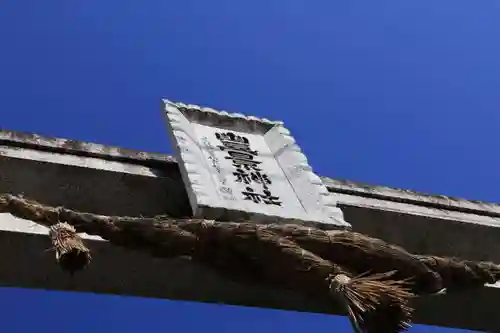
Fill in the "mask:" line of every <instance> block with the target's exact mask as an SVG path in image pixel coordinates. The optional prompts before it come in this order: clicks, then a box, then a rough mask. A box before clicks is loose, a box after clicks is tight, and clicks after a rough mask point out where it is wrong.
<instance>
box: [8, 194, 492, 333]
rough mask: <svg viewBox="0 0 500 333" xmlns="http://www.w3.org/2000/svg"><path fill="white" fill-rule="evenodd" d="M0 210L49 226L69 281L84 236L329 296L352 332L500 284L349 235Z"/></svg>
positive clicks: (470, 265)
mask: <svg viewBox="0 0 500 333" xmlns="http://www.w3.org/2000/svg"><path fill="white" fill-rule="evenodd" d="M0 213H10V214H12V215H14V216H16V217H19V218H22V219H25V220H31V221H33V222H35V223H38V224H40V225H44V226H46V227H48V228H49V230H50V232H49V236H50V238H51V241H52V245H53V249H54V250H55V253H56V260H57V262H58V263H59V265H60V266H61V267H62V268H63V269H64V270H66V271H69V272H70V273H71V274H73V273H74V272H76V271H78V270H81V269H83V268H85V267H87V266H88V265H89V264H90V262H91V255H90V251H89V249H88V248H87V247H86V246H85V245H84V243H83V240H82V239H81V237H80V236H79V235H78V233H83V232H85V233H87V234H89V235H98V236H101V237H102V238H103V239H105V240H107V241H109V242H110V243H112V244H114V245H117V246H121V247H126V248H128V249H133V250H138V251H144V252H147V253H149V254H150V255H152V256H155V257H160V258H174V257H183V258H188V259H190V260H192V261H196V262H198V263H200V264H203V265H205V266H206V267H208V268H210V269H212V270H215V271H217V272H218V273H220V274H221V275H224V276H226V277H227V278H230V279H233V280H235V281H238V282H240V283H245V284H260V285H268V286H272V287H274V288H285V289H292V290H295V291H298V292H302V293H307V294H310V295H312V296H314V297H318V298H325V297H328V298H329V299H330V300H331V301H332V302H337V303H340V304H342V305H343V306H344V308H345V311H346V313H347V315H348V317H349V319H350V321H351V324H352V326H353V328H354V329H355V330H356V331H357V332H358V333H397V332H402V331H405V330H407V329H408V328H409V327H410V324H411V316H412V313H413V308H412V307H411V305H410V302H411V300H412V299H413V298H415V297H418V296H420V295H427V294H437V293H440V292H442V290H443V289H446V292H453V291H458V290H463V289H466V288H477V287H480V286H483V285H484V284H486V283H495V282H497V281H498V280H500V266H499V265H496V264H493V263H489V262H473V261H467V260H459V259H456V258H443V257H436V256H425V255H414V254H411V253H408V252H407V251H405V250H404V249H402V248H400V247H398V246H394V245H391V244H388V243H386V242H384V241H382V240H380V239H375V238H371V237H368V236H365V235H362V234H359V233H355V232H350V231H324V230H319V229H315V228H311V227H304V226H298V225H279V224H270V225H261V224H253V223H235V222H218V221H209V220H204V219H175V218H169V217H166V216H158V217H153V218H137V217H118V216H103V215H97V214H91V213H81V212H77V211H73V210H70V209H66V208H64V207H51V206H46V205H43V204H40V203H38V202H35V201H31V200H28V199H25V198H23V197H21V196H15V195H11V194H3V195H0ZM60 221H65V222H60ZM277 263H279V264H277ZM366 272H369V273H366Z"/></svg>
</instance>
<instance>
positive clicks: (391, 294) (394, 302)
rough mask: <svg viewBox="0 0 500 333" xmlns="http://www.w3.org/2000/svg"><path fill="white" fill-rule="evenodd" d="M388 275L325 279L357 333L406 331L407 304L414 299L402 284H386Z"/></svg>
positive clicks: (408, 311)
mask: <svg viewBox="0 0 500 333" xmlns="http://www.w3.org/2000/svg"><path fill="white" fill-rule="evenodd" d="M391 273H392V272H391ZM391 273H388V274H378V275H372V276H366V277H357V278H350V277H349V276H347V275H345V274H337V275H334V276H331V277H330V278H329V281H330V292H331V293H332V294H333V296H334V297H335V298H337V299H340V301H341V302H342V303H343V304H344V306H345V307H346V309H347V312H348V317H349V320H350V321H351V324H352V326H353V328H354V329H355V330H356V332H357V333H368V332H369V333H396V332H402V331H405V330H407V329H408V328H409V327H410V325H411V317H412V312H413V309H412V308H411V307H410V306H409V305H408V302H409V299H410V298H412V297H414V295H413V294H412V293H411V292H409V291H408V289H407V288H406V287H405V285H404V284H403V283H404V282H402V281H394V280H388V277H389V276H390V275H391Z"/></svg>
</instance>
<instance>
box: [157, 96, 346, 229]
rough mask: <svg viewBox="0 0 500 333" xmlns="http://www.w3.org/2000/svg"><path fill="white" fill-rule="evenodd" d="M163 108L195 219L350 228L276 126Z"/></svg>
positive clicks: (207, 110) (230, 115)
mask: <svg viewBox="0 0 500 333" xmlns="http://www.w3.org/2000/svg"><path fill="white" fill-rule="evenodd" d="M163 106H164V110H165V115H166V118H167V124H168V128H169V133H170V137H171V140H172V144H173V146H174V150H175V151H176V153H177V156H178V157H179V161H178V162H179V168H180V171H181V174H182V178H183V181H184V183H185V185H186V189H187V193H188V196H189V200H190V203H191V207H192V209H193V215H194V216H195V217H200V218H207V219H219V220H233V221H241V220H249V221H253V222H259V223H272V222H275V223H276V222H277V223H300V224H306V225H314V226H317V227H321V228H325V229H338V228H350V225H349V224H348V223H347V222H345V221H344V218H343V214H342V211H341V210H340V208H339V207H337V205H336V201H335V199H334V197H333V196H332V195H330V194H329V192H328V190H327V188H326V186H325V185H324V184H323V182H322V181H321V179H320V178H319V177H318V176H317V175H316V174H315V173H314V172H313V171H312V169H311V167H310V166H309V164H308V162H307V158H306V157H305V156H304V154H303V153H302V151H301V149H300V148H299V147H298V145H297V143H296V142H295V140H294V139H293V138H292V137H291V136H290V132H289V131H288V130H287V129H286V128H285V127H283V123H282V122H273V121H269V120H267V119H259V118H256V117H247V116H244V115H242V114H236V113H227V112H219V111H215V110H213V109H210V108H201V107H199V106H195V105H186V104H183V103H173V102H171V101H168V100H163Z"/></svg>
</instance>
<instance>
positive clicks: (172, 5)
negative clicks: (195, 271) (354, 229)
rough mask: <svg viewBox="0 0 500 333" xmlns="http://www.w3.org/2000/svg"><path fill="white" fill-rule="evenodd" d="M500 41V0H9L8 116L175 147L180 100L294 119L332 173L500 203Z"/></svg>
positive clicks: (215, 326)
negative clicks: (168, 119)
mask: <svg viewBox="0 0 500 333" xmlns="http://www.w3.org/2000/svg"><path fill="white" fill-rule="evenodd" d="M498 41H500V1H498V0H483V1H477V0H468V1H465V0H405V1H401V0H344V1H339V0H315V1H306V0H301V1H299V0H253V1H235V0H210V1H207V0H183V1H167V0H144V1H137V0H119V1H102V0H71V1H67V0H46V1H41V0H4V1H1V5H0V110H1V113H0V114H1V115H2V118H1V122H0V126H1V127H2V128H5V129H11V130H20V131H28V132H36V133H39V134H46V135H54V136H59V137H66V138H74V139H79V140H87V141H94V142H100V143H104V144H112V145H119V146H124V147H128V148H136V149H141V150H147V151H159V152H167V153H168V152H170V146H169V142H168V139H167V133H166V129H165V125H164V122H163V118H162V115H161V113H160V108H159V107H160V98H162V97H166V98H169V99H172V100H176V101H183V102H186V103H193V104H201V105H206V106H212V107H214V108H218V109H226V110H229V111H234V112H243V113H247V114H253V115H257V116H263V117H267V118H270V119H280V120H283V121H285V123H286V125H287V126H288V127H289V128H290V129H291V130H292V133H293V135H294V136H295V137H296V138H297V140H298V141H299V143H300V145H301V146H302V148H303V149H304V151H305V152H306V154H307V155H308V156H309V158H310V163H311V164H312V165H313V167H314V168H315V170H316V171H317V172H318V173H320V174H321V175H327V176H331V177H335V178H347V179H352V180H358V181H364V182H369V183H376V184H382V185H388V186H397V187H404V188H411V189H416V190H419V191H424V192H434V193H441V194H450V195H456V196H460V197H466V198H472V199H478V200H488V201H497V202H498V201H500V195H499V194H498V190H497V186H496V185H497V184H498V183H499V181H500V173H499V172H498V170H499V169H500V155H499V154H498V153H497V151H498V142H499V140H500V131H498V126H499V125H498V124H499V121H500V112H499V106H500V94H499V93H498V87H499V85H500V43H499V42H498ZM0 297H1V299H2V302H1V304H2V307H3V308H2V325H3V331H5V332H23V333H24V332H29V331H33V330H37V331H44V330H47V331H48V330H49V329H51V328H52V327H53V325H56V324H57V326H58V329H57V330H58V332H61V333H66V332H68V333H69V332H75V333H78V332H82V333H83V332H85V333H87V332H96V333H99V332H110V331H120V332H123V333H126V332H141V333H142V332H151V331H158V330H168V331H178V330H182V332H198V331H200V330H203V331H217V332H221V333H223V332H234V331H235V330H237V331H238V332H240V333H247V332H248V333H250V332H257V331H259V332H263V333H271V332H273V333H274V332H287V333H293V332H301V333H302V332H310V331H314V332H322V331H329V332H350V329H349V328H348V325H347V320H346V319H345V318H339V317H334V316H321V315H310V314H296V313H289V312H281V311H270V310H257V309H244V308H234V307H223V306H214V305H200V304H191V303H181V302H170V301H163V300H161V301H160V300H142V299H134V298H119V297H110V296H96V295H87V294H65V293H55V292H43V291H24V290H15V289H4V290H0ZM28 318H29V320H27V319H28ZM411 332H413V333H418V332H441V333H445V332H452V330H446V329H436V328H430V327H423V326H415V328H413V329H412V330H411Z"/></svg>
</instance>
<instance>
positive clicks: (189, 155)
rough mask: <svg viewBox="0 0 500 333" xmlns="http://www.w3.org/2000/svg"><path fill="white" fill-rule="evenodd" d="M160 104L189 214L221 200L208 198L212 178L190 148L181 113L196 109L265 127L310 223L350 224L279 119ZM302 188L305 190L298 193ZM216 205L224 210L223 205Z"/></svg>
mask: <svg viewBox="0 0 500 333" xmlns="http://www.w3.org/2000/svg"><path fill="white" fill-rule="evenodd" d="M162 103H163V109H164V111H165V113H166V116H167V117H168V118H169V120H170V121H169V122H167V125H168V126H169V129H170V131H169V132H170V136H171V140H172V142H173V144H174V147H175V150H176V153H177V154H178V156H180V157H181V158H182V160H183V161H184V163H179V168H181V171H182V172H181V175H182V178H183V181H184V183H185V184H186V185H187V186H188V187H189V188H190V191H187V192H188V196H189V201H190V203H191V207H192V209H193V214H195V215H201V214H203V212H200V211H199V210H200V209H203V206H214V207H219V206H221V203H220V202H214V201H213V200H212V198H218V197H219V194H218V193H217V191H216V190H215V188H216V184H215V183H212V182H213V181H212V178H211V176H210V174H209V173H208V171H207V170H208V169H209V166H208V164H207V162H206V160H205V157H204V155H203V153H202V151H201V149H200V148H198V149H193V147H196V146H197V144H196V142H197V140H196V136H195V134H194V130H193V128H192V126H191V120H190V119H187V117H186V116H185V115H184V114H183V113H182V111H181V110H182V109H187V110H190V111H197V113H198V112H199V113H200V114H209V115H210V114H211V115H214V116H216V117H218V118H223V117H227V118H231V119H234V120H243V121H246V122H249V123H251V124H253V125H254V126H255V125H258V124H263V125H265V126H266V130H265V131H263V133H262V134H263V135H264V138H265V140H266V143H267V144H268V146H269V148H270V149H271V151H272V153H273V154H274V156H275V158H276V160H277V161H278V163H279V165H280V167H281V168H282V170H283V172H284V173H285V175H286V176H287V178H288V179H289V181H290V183H291V186H292V188H293V189H294V190H295V189H297V188H300V189H301V192H296V194H297V196H298V198H299V200H301V202H302V204H303V207H304V209H305V211H306V213H307V214H308V215H310V217H311V222H313V223H314V222H321V223H324V224H325V225H324V227H326V228H327V229H330V228H332V227H333V228H342V229H346V228H347V229H349V228H351V225H350V224H349V223H347V222H346V221H345V220H344V216H343V213H342V210H341V209H340V208H339V207H338V206H337V202H336V200H335V199H334V196H332V195H331V194H330V193H329V192H328V189H327V187H326V186H325V185H324V184H323V182H322V180H321V178H320V177H319V176H318V175H316V174H315V173H314V172H313V170H312V168H311V166H310V165H309V164H308V160H307V158H306V156H305V155H304V154H303V152H302V150H301V149H300V147H299V146H298V145H297V144H296V142H295V139H294V138H293V137H292V136H291V134H290V131H289V130H288V129H286V128H285V127H284V126H283V122H282V121H271V120H269V119H267V118H258V117H254V116H246V115H244V114H242V113H229V112H226V111H217V110H215V109H213V108H209V107H200V106H198V105H193V104H184V103H181V102H172V101H170V100H167V99H163V100H162ZM253 129H254V128H253ZM283 157H288V159H291V160H292V161H293V163H289V164H287V162H286V159H284V158H283ZM200 163H201V164H205V165H206V168H203V167H200ZM284 166H286V167H284ZM188 169H189V170H188ZM188 171H189V172H188ZM208 179H210V181H209V182H210V184H206V182H207V180H208ZM204 180H205V181H204ZM302 190H309V191H304V192H302ZM304 203H305V205H304ZM220 208H221V209H224V210H227V209H225V208H223V207H220ZM307 220H308V219H307V217H305V218H304V221H307ZM332 222H333V223H332ZM314 224H315V223H314Z"/></svg>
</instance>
